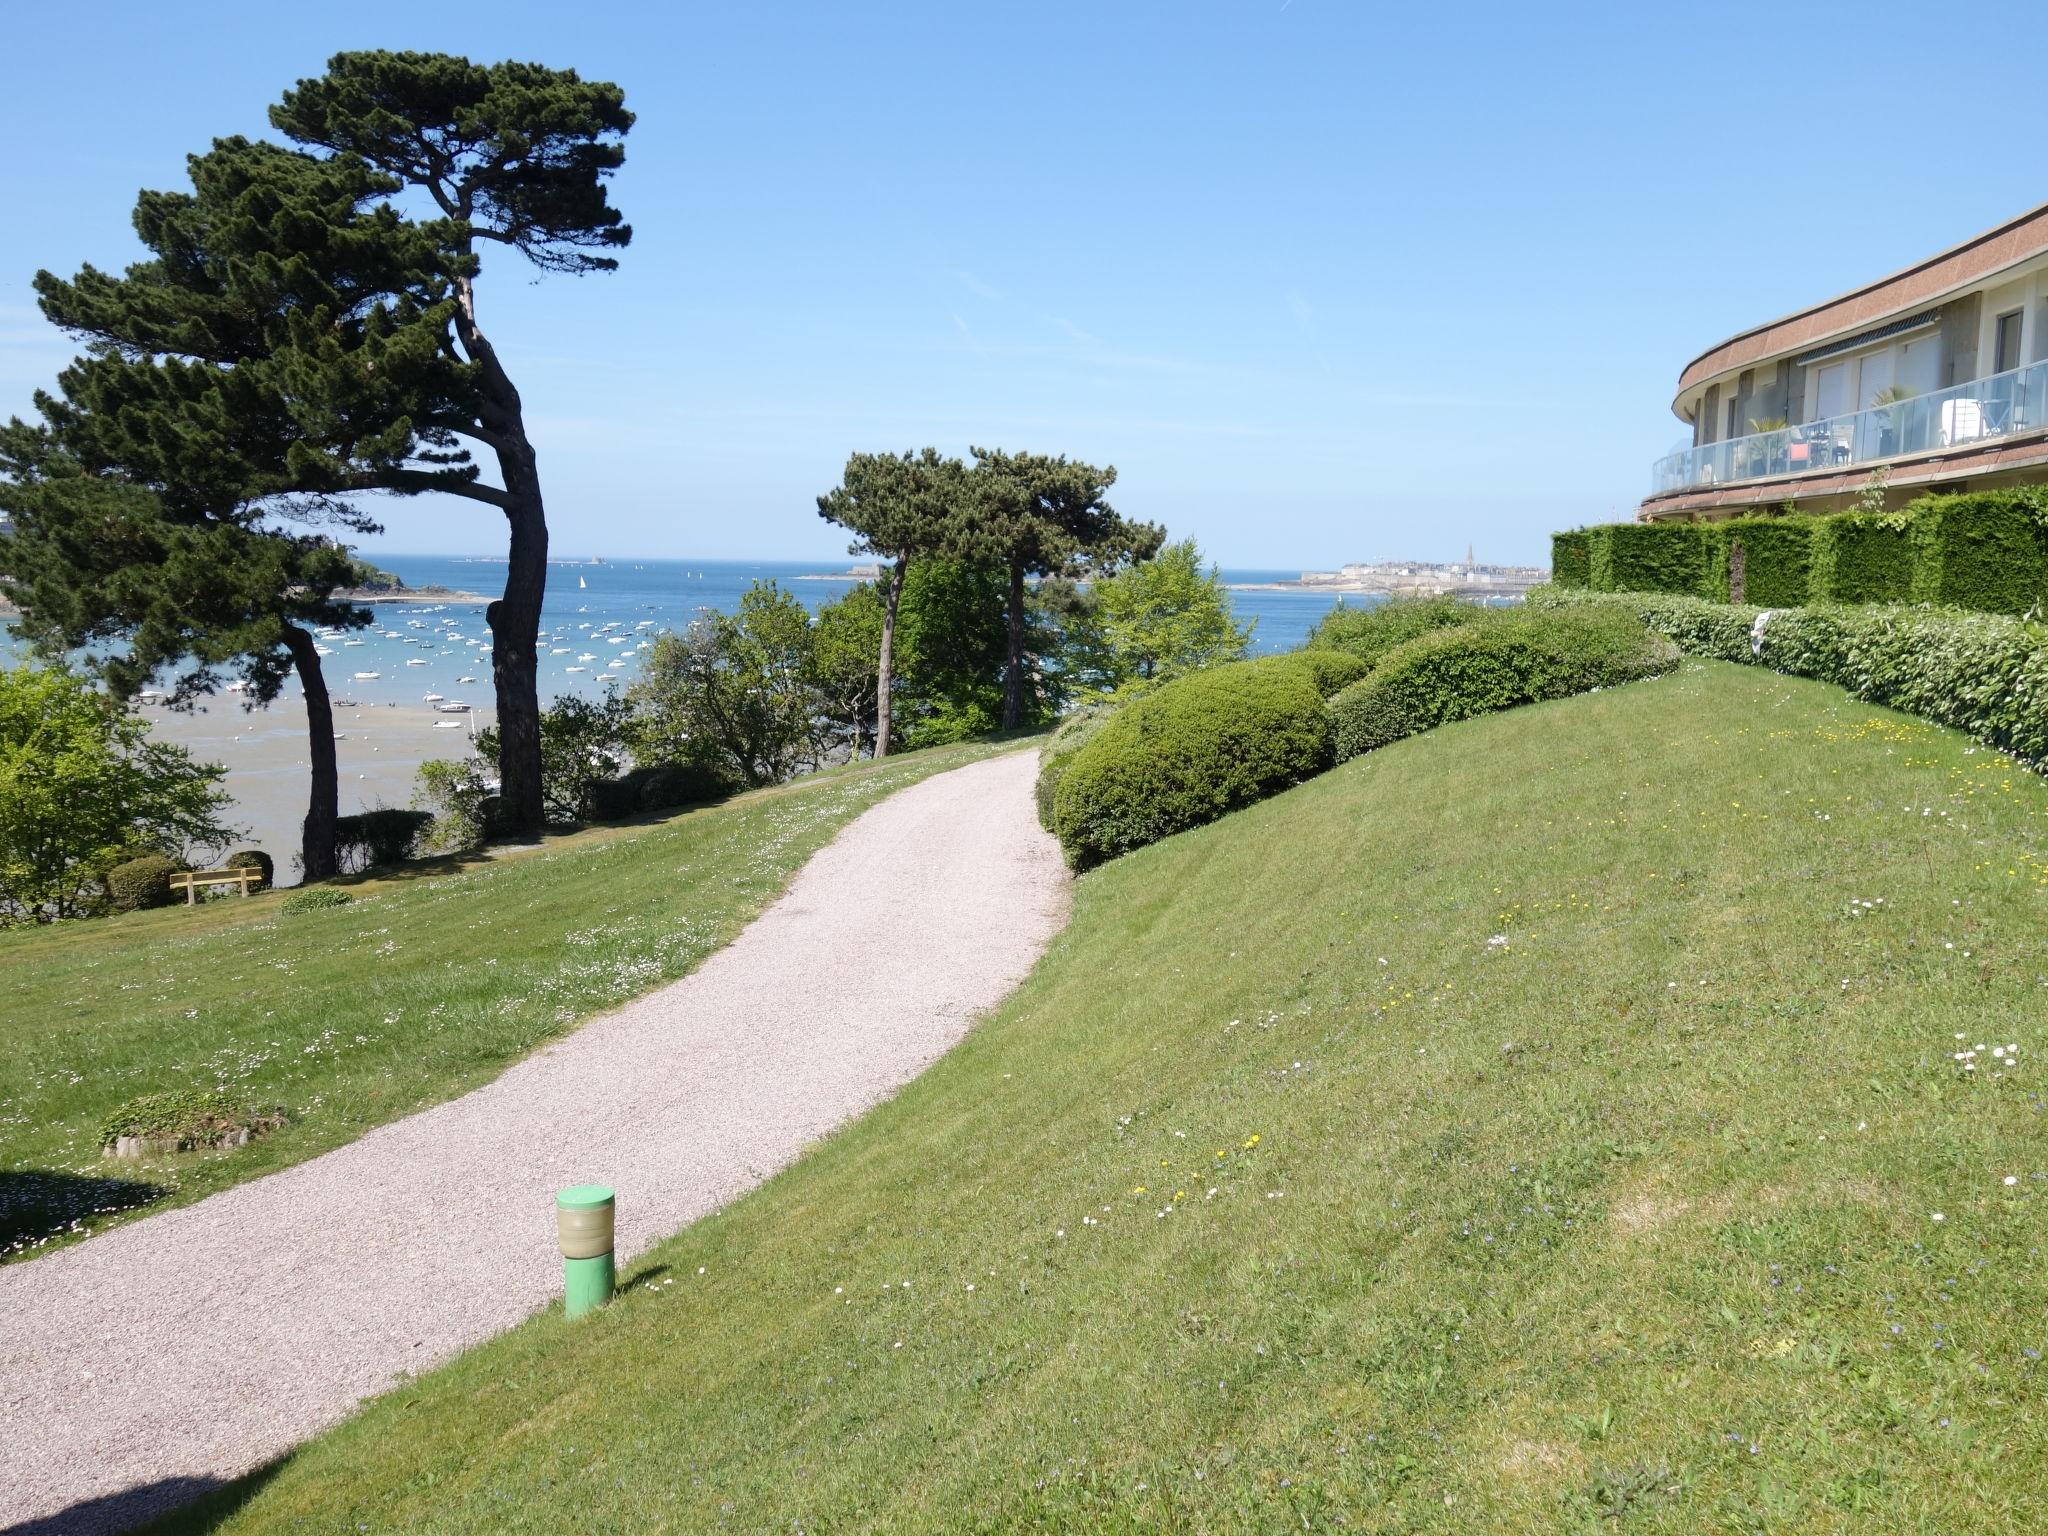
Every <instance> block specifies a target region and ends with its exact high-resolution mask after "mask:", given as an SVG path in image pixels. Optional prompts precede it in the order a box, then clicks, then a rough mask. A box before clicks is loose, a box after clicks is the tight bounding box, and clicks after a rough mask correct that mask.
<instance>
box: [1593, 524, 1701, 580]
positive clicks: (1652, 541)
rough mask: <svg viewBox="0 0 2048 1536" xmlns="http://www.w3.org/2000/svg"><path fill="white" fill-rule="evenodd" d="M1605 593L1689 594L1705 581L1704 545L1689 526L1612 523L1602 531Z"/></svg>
mask: <svg viewBox="0 0 2048 1536" xmlns="http://www.w3.org/2000/svg"><path fill="white" fill-rule="evenodd" d="M1605 533H1606V543H1607V559H1606V571H1605V577H1604V582H1605V586H1606V588H1607V589H1608V590H1615V589H1620V590H1626V591H1631V592H1693V591H1697V590H1698V589H1699V585H1700V583H1701V582H1702V581H1704V580H1705V579H1706V571H1707V555H1708V551H1707V541H1706V540H1705V539H1703V538H1702V537H1701V535H1700V529H1699V528H1698V526H1697V525H1695V524H1692V523H1615V524H1614V525H1612V526H1611V527H1609V528H1607V529H1606V530H1605Z"/></svg>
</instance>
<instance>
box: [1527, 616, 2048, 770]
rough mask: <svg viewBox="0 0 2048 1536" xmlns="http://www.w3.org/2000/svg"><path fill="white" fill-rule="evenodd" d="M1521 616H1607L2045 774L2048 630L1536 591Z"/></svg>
mask: <svg viewBox="0 0 2048 1536" xmlns="http://www.w3.org/2000/svg"><path fill="white" fill-rule="evenodd" d="M1529 603H1530V606H1531V607H1532V608H1535V609H1537V610H1538V611H1542V610H1545V609H1553V610H1554V609H1558V608H1565V609H1577V608H1583V607H1598V606H1602V605H1611V606H1613V607H1616V608H1618V609H1620V610H1621V611H1623V612H1626V613H1628V614H1630V615H1631V616H1633V617H1635V618H1637V619H1639V620H1641V621H1642V622H1643V623H1644V624H1646V625H1648V626H1649V627H1650V628H1651V629H1652V630H1655V631H1656V632H1657V633H1659V634H1661V635H1666V636H1668V637H1669V638H1670V639H1672V640H1673V641H1674V642H1675V643H1676V644H1677V645H1678V647H1679V649H1681V650H1683V651H1685V652H1686V653H1688V654H1689V655H1700V656H1712V657H1715V658H1718V659H1719V660H1722V661H1739V662H1748V663H1754V664H1759V665H1762V666H1766V667H1770V668H1772V669H1773V670H1774V671H1778V672H1783V673H1786V674H1788V675H1790V676H1793V677H1810V678H1814V679H1817V680H1818V681H1821V682H1826V683H1833V684H1835V685H1836V686H1837V687H1841V688H1846V689H1847V690H1848V691H1849V692H1850V693H1851V694H1853V695H1855V696H1856V697H1857V698H1859V699H1865V700H1868V701H1869V702H1871V703H1873V704H1883V705H1888V706H1889V707H1891V708H1893V709H1899V710H1904V711H1905V712H1907V713H1908V714H1913V715H1919V716H1920V717H1921V718H1923V719H1926V720H1932V721H1934V722H1935V723H1936V724H1938V725H1948V726H1953V727H1955V728H1956V729H1957V730H1960V731H1964V732H1967V733H1968V734H1969V735H1971V736H1974V737H1976V738H1977V739H1978V740H1979V741H1982V742H1985V743H1987V744H1988V745H1990V746H1994V747H1997V748H1999V749H2001V750H2003V751H2006V752H2010V753H2012V754H2013V755H2014V756H2016V757H2020V758H2023V759H2025V760H2027V761H2029V762H2032V763H2035V764H2043V763H2048V709H2044V708H2043V707H2042V703H2041V701H2042V700H2044V699H2048V625H2044V624H2040V623H2035V622H2032V621H2029V620H2025V619H2015V618H2010V617H2007V616H2005V615H2001V614H1988V613H1969V612H1964V611H1961V610H1957V609H1952V608H1901V607H1890V606H1879V605H1866V606H1860V607H1858V606H1847V605H1828V606H1820V607H1810V608H1791V609H1783V610H1778V611H1775V612H1773V611H1769V610H1766V609H1762V608H1757V607H1753V606H1751V605H1748V604H1741V605H1730V604H1725V603H1708V602H1703V601H1701V600H1700V599H1698V598H1692V597H1679V596H1674V595H1672V594H1669V593H1663V592H1617V593H1597V592H1573V591H1569V590H1560V589H1557V588H1554V587H1553V588H1542V587H1539V588H1537V589H1536V590H1535V591H1534V592H1531V593H1530V594H1529Z"/></svg>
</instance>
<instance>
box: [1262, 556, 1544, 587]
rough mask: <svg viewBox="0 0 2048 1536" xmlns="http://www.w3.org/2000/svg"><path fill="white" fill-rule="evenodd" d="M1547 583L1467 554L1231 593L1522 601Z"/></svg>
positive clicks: (1309, 575)
mask: <svg viewBox="0 0 2048 1536" xmlns="http://www.w3.org/2000/svg"><path fill="white" fill-rule="evenodd" d="M1548 580H1550V570H1549V567H1547V566H1541V565H1482V564H1480V563H1479V562H1477V561H1476V560H1474V559H1473V558H1472V557H1471V556H1470V555H1469V554H1468V555H1467V556H1466V558H1465V560H1464V561H1463V562H1462V563H1459V564H1453V565H1441V564H1437V563H1436V562H1434V561H1429V560H1375V561H1371V562H1366V563H1359V564H1353V565H1346V566H1344V567H1342V568H1341V569H1339V570H1335V571H1303V572H1302V573H1301V576H1300V578H1299V579H1298V580H1295V581H1240V582H1232V583H1231V584H1230V586H1231V590H1232V591H1234V592H1345V593H1349V592H1356V593H1362V594H1367V595H1374V596H1380V597H1439V596H1442V595H1444V594H1449V595H1451V596H1453V597H1520V596H1521V595H1522V594H1523V593H1525V592H1527V591H1528V590H1529V589H1530V588H1531V587H1535V586H1541V585H1542V584H1543V583H1544V582H1546V581H1548Z"/></svg>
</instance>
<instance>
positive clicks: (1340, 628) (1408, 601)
mask: <svg viewBox="0 0 2048 1536" xmlns="http://www.w3.org/2000/svg"><path fill="white" fill-rule="evenodd" d="M1481 611H1482V610H1481V608H1480V607H1479V605H1478V604H1476V603H1468V602H1466V601H1465V600H1464V599H1463V598H1457V597H1393V598H1389V599H1387V601H1385V602H1383V603H1374V604H1372V605H1371V606H1369V607H1351V606H1349V605H1346V606H1344V607H1341V608H1332V609H1331V610H1330V611H1329V612H1328V613H1326V614H1324V615H1323V618H1322V622H1321V623H1319V624H1318V625H1316V627H1315V628H1314V629H1313V630H1312V631H1310V633H1309V637H1308V648H1309V650H1311V651H1342V652H1344V654H1346V655H1347V656H1354V657H1356V658H1357V659H1358V660H1360V661H1362V662H1364V663H1365V664H1366V665H1367V666H1373V665H1375V664H1376V663H1377V662H1378V661H1379V659H1380V658H1381V657H1382V656H1384V655H1386V654H1387V652H1389V651H1391V650H1392V649H1393V648H1394V647H1395V646H1397V645H1404V644H1406V643H1407V642H1408V641H1410V640H1413V639H1414V638H1415V637H1416V636H1417V635H1426V634H1428V633H1429V632H1430V631H1431V630H1433V629H1448V628H1451V627H1452V626H1454V625H1458V624H1467V623H1470V622H1471V621H1472V619H1473V618H1474V617H1475V616H1476V615H1478V614H1479V613H1480V612H1481Z"/></svg>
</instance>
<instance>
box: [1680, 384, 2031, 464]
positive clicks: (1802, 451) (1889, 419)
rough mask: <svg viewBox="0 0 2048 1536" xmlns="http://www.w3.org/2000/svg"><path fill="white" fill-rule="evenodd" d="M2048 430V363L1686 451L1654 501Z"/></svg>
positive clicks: (1994, 441)
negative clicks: (1708, 488)
mask: <svg viewBox="0 0 2048 1536" xmlns="http://www.w3.org/2000/svg"><path fill="white" fill-rule="evenodd" d="M2041 431H2048V360H2043V361H2041V362H2038V363H2029V364H2028V365H2027V366H2026V367H2024V368H2014V369H2011V370H2010V371H2008V372H2006V373H1995V374H1992V375H1991V376H1990V377H1989V378H1984V379H1977V380H1974V381H1972V382H1971V383H1968V384H1955V385H1951V386H1950V387H1949V388H1947V389H1941V390H1936V391H1935V392H1934V393H1932V394H1926V395H1913V396H1911V397H1910V398H1907V399H1903V400H1895V401H1892V402H1890V403H1888V404H1884V405H1874V406H1872V407H1871V408H1870V409H1868V410H1864V411H1852V412H1851V413H1849V414H1848V415H1846V416H1829V417H1827V418H1825V419H1824V420H1820V421H1807V422H1801V423H1800V424H1799V425H1798V426H1796V427H1784V428H1781V429H1780V430H1778V431H1776V432H1757V433H1752V434H1751V435H1750V436H1748V437H1731V438H1729V439H1728V440H1727V441H1725V442H1719V443H1702V444H1700V445H1699V446H1698V447H1696V448H1687V449H1684V450H1682V451H1681V452H1678V453H1674V454H1670V455H1668V456H1667V457H1665V458H1661V459H1659V460H1658V461H1657V462H1656V464H1654V465H1653V466H1652V467H1651V470H1650V494H1651V495H1652V496H1665V495H1669V494H1671V493H1672V492H1674V491H1686V490H1692V489H1695V488H1698V487H1705V486H1721V485H1729V484H1733V483H1737V482H1741V481H1745V480H1774V479H1778V478H1781V477H1784V476H1788V475H1810V474H1819V473H1822V472H1824V471H1828V470H1834V471H1838V472H1839V471H1841V470H1845V469H1854V468H1855V467H1856V466H1857V465H1859V464H1868V465H1872V466H1876V465H1878V464H1885V463H1889V462H1891V461H1892V460H1894V459H1902V458H1906V457H1908V456H1910V455H1912V454H1916V453H1939V452H1941V451H1942V450H1943V449H1948V448H1968V447H1977V446H1982V445H1987V444H1995V443H1997V442H1998V441H1999V440H2000V439H2001V438H2008V437H2018V436H2022V435H2024V434H2027V433H2034V432H2041Z"/></svg>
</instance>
